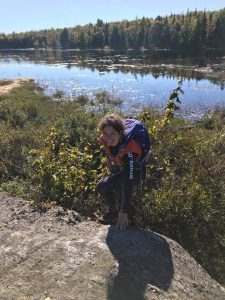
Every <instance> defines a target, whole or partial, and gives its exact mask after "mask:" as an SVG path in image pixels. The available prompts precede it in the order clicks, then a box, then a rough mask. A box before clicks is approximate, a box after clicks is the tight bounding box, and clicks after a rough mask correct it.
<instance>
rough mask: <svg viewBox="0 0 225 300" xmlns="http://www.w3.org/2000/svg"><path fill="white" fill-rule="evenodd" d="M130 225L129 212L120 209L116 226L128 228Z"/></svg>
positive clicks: (121, 228) (122, 228)
mask: <svg viewBox="0 0 225 300" xmlns="http://www.w3.org/2000/svg"><path fill="white" fill-rule="evenodd" d="M127 226H128V214H127V213H125V212H122V211H120V212H119V214H118V221H117V225H116V227H117V228H118V229H120V230H124V229H126V228H127Z"/></svg>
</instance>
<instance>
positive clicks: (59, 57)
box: [0, 50, 225, 118]
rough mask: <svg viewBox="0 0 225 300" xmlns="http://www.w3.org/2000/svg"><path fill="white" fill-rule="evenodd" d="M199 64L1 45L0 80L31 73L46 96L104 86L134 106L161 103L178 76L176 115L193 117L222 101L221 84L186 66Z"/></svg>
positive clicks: (224, 103)
mask: <svg viewBox="0 0 225 300" xmlns="http://www.w3.org/2000/svg"><path fill="white" fill-rule="evenodd" d="M198 63H199V61H197V60H193V59H192V60H187V59H186V60H184V59H169V58H164V59H162V58H158V57H152V56H151V55H148V53H145V52H143V53H140V52H139V53H135V52H129V53H126V54H121V53H116V52H113V53H111V52H108V53H107V52H98V51H92V52H79V51H74V50H73V51H34V50H17V51H15V50H4V51H3V50H1V51H0V79H10V78H19V77H23V78H33V79H34V80H35V81H36V82H37V83H38V84H39V85H41V86H43V87H45V91H46V94H48V95H51V94H53V93H55V91H56V90H60V91H63V92H64V93H65V95H67V96H68V97H73V96H76V95H79V94H88V95H89V96H92V95H93V94H94V93H95V92H99V91H102V90H107V91H108V92H109V93H112V94H113V95H115V96H116V97H120V98H122V99H124V102H123V108H124V109H125V110H135V109H137V108H140V107H142V106H151V107H152V106H153V107H157V108H163V107H164V105H165V103H166V102H167V99H168V96H169V94H170V93H171V91H172V90H173V89H174V88H176V87H177V86H178V80H179V78H180V77H182V79H183V91H184V95H182V96H181V97H180V98H181V101H182V104H181V114H183V115H188V116H190V117H191V118H195V117H199V116H201V115H202V114H204V113H205V112H206V111H207V110H208V109H211V108H213V107H215V106H222V107H224V106H225V90H224V89H223V83H221V82H220V83H219V82H212V81H210V80H207V79H201V76H199V74H197V73H195V72H193V71H191V72H190V70H188V68H187V67H189V66H196V65H197V64H198ZM204 63H207V62H204ZM159 66H160V67H159ZM165 66H167V67H168V66H171V67H170V68H164V67H165ZM173 66H175V67H173Z"/></svg>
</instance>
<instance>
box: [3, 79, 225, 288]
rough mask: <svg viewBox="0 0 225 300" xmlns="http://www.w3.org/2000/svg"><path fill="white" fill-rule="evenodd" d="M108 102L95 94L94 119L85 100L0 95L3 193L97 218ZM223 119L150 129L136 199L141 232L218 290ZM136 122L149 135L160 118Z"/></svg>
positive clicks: (29, 92)
mask: <svg viewBox="0 0 225 300" xmlns="http://www.w3.org/2000/svg"><path fill="white" fill-rule="evenodd" d="M108 97H109V95H108V94H107V93H102V94H99V95H97V98H96V104H97V105H99V109H98V112H97V113H96V112H92V111H90V110H88V111H87V110H85V105H87V103H88V102H89V99H88V97H87V96H85V95H83V96H82V99H81V97H78V98H77V99H75V100H74V101H72V102H71V101H68V102H67V101H60V100H59V101H53V100H52V99H51V98H50V97H46V96H45V95H44V94H43V91H42V90H41V89H39V88H38V87H37V86H36V85H35V84H34V83H26V84H25V85H23V86H22V87H20V88H16V89H14V90H12V91H11V92H10V93H9V94H8V95H4V97H3V96H1V97H0V134H1V139H0V184H1V190H4V191H6V192H7V193H9V194H12V195H14V196H22V197H24V198H27V199H30V200H32V201H33V202H35V203H36V204H39V205H46V206H49V205H51V204H54V203H56V204H60V205H64V206H66V207H69V208H73V209H75V210H77V211H79V212H80V213H81V214H83V215H86V216H88V217H93V216H94V215H95V214H96V213H99V211H100V210H101V209H102V202H101V199H100V198H99V195H98V194H96V192H95V191H94V190H95V184H96V182H97V180H99V178H100V177H101V176H103V173H104V172H105V169H104V161H103V159H102V152H101V150H100V149H99V146H98V141H97V135H98V134H97V131H96V128H97V123H98V121H99V120H100V118H101V117H102V115H103V114H104V113H105V112H106V111H108V110H110V111H112V110H113V109H114V106H113V101H110V99H108ZM99 99H100V100H101V101H99ZM102 99H103V100H104V101H103V100H102ZM81 100H82V101H81ZM106 100H107V101H106ZM92 101H93V99H92ZM102 101H103V102H104V105H103V106H102V103H100V102H102ZM224 116H225V112H224V110H216V111H215V112H213V113H212V115H211V117H208V118H205V119H203V120H202V121H201V122H197V123H195V122H193V123H187V122H185V121H184V120H182V119H177V118H175V119H173V120H172V122H171V123H170V124H168V125H167V127H165V128H162V129H161V130H158V131H155V133H154V134H153V136H152V148H151V155H150V157H149V161H148V168H147V180H146V185H145V190H144V192H143V194H142V197H140V195H139V197H138V199H136V200H135V199H134V201H136V205H135V207H136V210H135V213H134V218H135V220H136V222H137V224H138V225H139V226H140V227H142V228H146V229H151V230H155V231H157V232H160V233H162V234H164V235H166V236H169V237H171V238H173V239H175V240H176V241H178V242H179V243H180V244H181V245H183V246H184V247H185V249H187V250H188V251H189V252H190V253H191V254H192V255H193V256H194V257H195V258H196V259H197V261H198V262H200V263H201V264H202V265H203V267H204V268H205V269H206V270H207V271H208V272H209V273H210V275H211V276H213V277H214V278H215V279H217V280H218V281H219V282H220V283H222V284H225V282H224V278H225V166H224V159H225V121H224V120H225V119H224ZM139 117H140V118H142V119H143V118H144V120H145V122H146V125H147V126H148V127H149V128H150V129H152V128H153V126H154V124H155V121H156V120H157V119H158V120H160V118H162V117H160V116H159V115H157V114H156V113H154V111H153V110H149V111H148V112H146V114H145V115H144V114H142V113H140V116H139ZM159 123H160V122H159ZM157 126H159V125H157ZM101 174H102V175H101Z"/></svg>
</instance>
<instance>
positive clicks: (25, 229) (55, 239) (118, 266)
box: [0, 194, 225, 300]
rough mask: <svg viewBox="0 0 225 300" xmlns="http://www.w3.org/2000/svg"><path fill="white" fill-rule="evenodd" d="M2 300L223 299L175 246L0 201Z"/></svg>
mask: <svg viewBox="0 0 225 300" xmlns="http://www.w3.org/2000/svg"><path fill="white" fill-rule="evenodd" d="M0 299H1V300H26V299H27V300H41V299H43V300H44V299H48V300H50V299H52V300H79V299H82V300H91V299H95V300H101V299H109V300H126V299H127V300H128V299H129V300H132V299H133V300H144V299H164V300H166V299H179V300H181V299H182V300H183V299H204V300H207V299H214V300H215V299H217V300H220V299H221V300H222V299H225V290H224V289H223V288H222V287H221V286H220V285H219V284H218V283H217V282H216V281H215V280H213V279H212V278H211V277H210V276H209V275H208V274H207V272H206V271H205V270H204V269H203V268H202V267H201V266H200V265H199V264H198V263H197V262H196V261H195V260H194V259H193V258H192V257H191V256H190V255H189V254H188V253H187V252H186V251H185V250H184V249H183V248H182V247H181V246H180V245H179V244H177V243H176V242H175V241H173V240H171V239H169V238H166V237H164V236H162V235H159V234H157V233H155V232H152V231H147V230H141V229H135V228H129V229H128V230H126V231H119V230H117V229H116V228H115V227H114V226H103V225H100V224H97V223H95V222H91V221H89V222H87V221H85V222H84V221H82V222H81V221H79V216H78V215H77V214H76V213H75V212H73V211H64V210H63V209H62V208H56V207H55V208H52V209H50V210H49V211H47V212H46V213H41V212H39V211H37V210H34V209H33V208H31V207H30V206H29V204H28V203H27V202H26V201H25V200H22V199H16V198H9V197H7V196H5V195H3V194H0Z"/></svg>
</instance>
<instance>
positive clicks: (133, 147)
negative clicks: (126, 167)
mask: <svg viewBox="0 0 225 300" xmlns="http://www.w3.org/2000/svg"><path fill="white" fill-rule="evenodd" d="M99 141H100V143H102V144H103V145H104V147H105V149H106V152H107V154H108V155H109V158H110V160H111V161H112V162H114V163H115V164H116V165H122V164H123V161H122V158H123V156H124V155H126V154H127V153H129V152H133V153H136V154H137V155H138V158H140V156H141V155H142V150H141V146H140V145H139V144H138V143H137V142H136V141H135V140H131V141H130V142H129V143H128V144H127V145H126V146H125V148H124V149H123V150H122V151H120V150H119V153H118V154H117V155H113V153H112V152H111V151H110V148H109V146H108V145H107V144H106V143H105V142H104V139H103V136H102V135H101V136H100V137H99Z"/></svg>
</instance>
